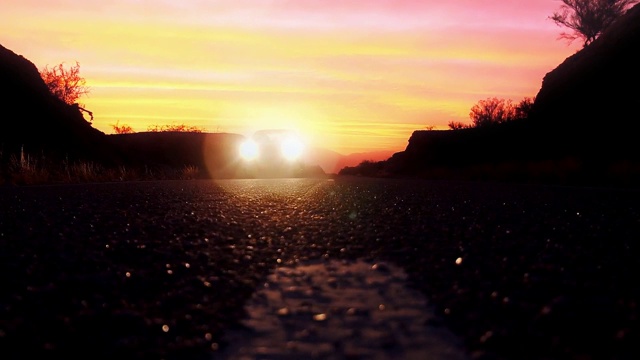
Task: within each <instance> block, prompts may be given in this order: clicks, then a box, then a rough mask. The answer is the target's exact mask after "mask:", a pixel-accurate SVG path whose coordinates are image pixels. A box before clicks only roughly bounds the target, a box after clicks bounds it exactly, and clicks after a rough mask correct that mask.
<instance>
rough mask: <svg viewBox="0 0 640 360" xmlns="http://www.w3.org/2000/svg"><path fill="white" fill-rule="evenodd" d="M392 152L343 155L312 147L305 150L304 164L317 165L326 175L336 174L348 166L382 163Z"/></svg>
mask: <svg viewBox="0 0 640 360" xmlns="http://www.w3.org/2000/svg"><path fill="white" fill-rule="evenodd" d="M392 154H393V152H392V151H386V150H382V151H370V152H360V153H351V154H348V155H343V154H340V153H338V152H335V151H332V150H328V149H325V148H319V147H314V148H310V149H307V151H306V153H305V158H304V160H305V162H306V163H307V164H311V165H319V166H320V167H321V168H322V169H323V170H324V172H325V173H327V174H337V173H338V172H339V171H340V170H342V169H343V168H345V167H348V166H356V165H358V164H360V163H361V162H363V161H382V160H386V159H388V158H389V157H390V156H391V155H392Z"/></svg>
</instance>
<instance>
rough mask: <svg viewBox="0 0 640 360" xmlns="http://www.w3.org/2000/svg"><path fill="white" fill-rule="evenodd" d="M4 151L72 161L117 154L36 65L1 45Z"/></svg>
mask: <svg viewBox="0 0 640 360" xmlns="http://www.w3.org/2000/svg"><path fill="white" fill-rule="evenodd" d="M0 93H2V97H0V124H1V125H0V126H1V130H0V149H1V150H2V153H3V154H15V153H18V152H20V149H21V148H23V149H24V151H25V152H28V153H31V154H46V155H47V156H58V157H64V158H69V159H87V160H100V161H106V160H109V159H111V158H112V156H113V154H112V153H111V152H110V150H109V148H108V146H107V144H106V138H105V135H104V134H103V133H102V132H100V131H98V130H97V129H95V128H93V127H92V126H91V124H90V123H88V122H87V121H86V120H85V119H84V118H83V116H82V113H81V112H80V110H79V109H78V107H77V106H72V105H67V104H65V103H64V102H62V101H61V100H59V99H58V98H56V97H55V96H53V95H52V94H51V93H50V92H49V90H48V88H47V86H46V85H45V83H44V81H43V80H42V78H41V77H40V74H39V72H38V69H37V68H36V66H35V65H34V64H33V63H32V62H30V61H29V60H27V59H25V58H24V57H22V56H20V55H17V54H15V53H14V52H12V51H11V50H8V49H7V48H5V47H3V46H1V45H0Z"/></svg>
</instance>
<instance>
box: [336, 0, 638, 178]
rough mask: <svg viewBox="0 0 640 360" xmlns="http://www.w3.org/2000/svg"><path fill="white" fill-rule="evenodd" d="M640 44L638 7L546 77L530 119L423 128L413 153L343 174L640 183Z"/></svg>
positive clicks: (409, 150) (411, 145) (413, 139)
mask: <svg viewBox="0 0 640 360" xmlns="http://www.w3.org/2000/svg"><path fill="white" fill-rule="evenodd" d="M639 48H640V5H636V6H634V7H633V8H632V9H630V10H629V11H628V12H627V13H626V14H625V15H623V16H622V17H621V18H619V19H618V20H617V21H616V22H615V23H614V24H613V25H612V26H611V27H610V28H609V29H607V30H606V31H605V32H604V33H603V34H602V35H601V36H600V37H599V38H598V39H596V40H595V41H594V42H593V43H591V44H590V45H589V46H587V47H585V48H584V49H582V50H580V51H579V52H577V53H576V54H574V55H572V56H570V57H568V58H567V59H566V60H565V61H564V62H563V63H562V64H560V65H559V66H558V67H556V68H555V69H554V70H553V71H551V72H549V73H548V74H547V75H546V76H545V77H544V80H543V81H542V86H541V89H540V91H539V93H538V94H537V95H536V100H535V102H534V106H533V109H532V112H531V115H530V116H529V118H528V119H525V120H522V121H512V122H508V123H503V124H500V125H494V126H489V127H482V128H471V129H461V130H447V131H415V132H414V133H413V134H412V136H411V138H410V139H409V144H408V145H407V148H406V149H405V151H402V152H399V153H396V154H394V155H393V156H392V157H391V158H390V159H388V160H387V161H385V162H383V163H380V164H377V165H376V166H372V165H371V164H367V166H366V167H365V168H359V167H352V168H346V169H344V170H343V171H342V172H341V174H355V175H367V176H370V175H371V176H379V175H393V176H424V177H431V178H447V179H451V178H456V179H498V180H523V181H552V182H570V183H594V184H595V183H624V184H631V185H633V184H637V181H638V180H640V151H639V148H638V146H637V144H638V141H637V140H636V138H637V130H638V128H639V127H640V117H639V115H638V105H639V104H640V86H639V84H640V67H639V66H638V64H640V51H638V49H639Z"/></svg>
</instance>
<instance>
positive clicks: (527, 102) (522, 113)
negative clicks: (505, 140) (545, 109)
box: [516, 97, 536, 119]
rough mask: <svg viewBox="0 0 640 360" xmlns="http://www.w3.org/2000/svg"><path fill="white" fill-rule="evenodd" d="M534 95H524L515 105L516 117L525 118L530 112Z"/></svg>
mask: <svg viewBox="0 0 640 360" xmlns="http://www.w3.org/2000/svg"><path fill="white" fill-rule="evenodd" d="M535 100H536V99H535V97H526V98H524V99H522V100H521V101H520V102H519V103H518V105H516V119H526V118H528V117H529V114H531V109H533V103H534V101H535Z"/></svg>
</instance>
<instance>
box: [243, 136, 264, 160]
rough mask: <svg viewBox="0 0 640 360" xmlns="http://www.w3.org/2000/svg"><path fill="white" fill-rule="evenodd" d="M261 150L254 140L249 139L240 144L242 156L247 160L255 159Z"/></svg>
mask: <svg viewBox="0 0 640 360" xmlns="http://www.w3.org/2000/svg"><path fill="white" fill-rule="evenodd" d="M259 154H260V150H259V148H258V144H257V143H256V142H255V141H253V140H247V141H244V142H242V143H241V144H240V156H241V157H242V158H243V159H245V160H253V159H255V158H257V157H258V155H259Z"/></svg>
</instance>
